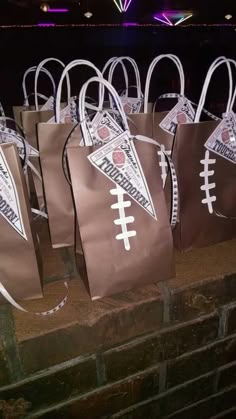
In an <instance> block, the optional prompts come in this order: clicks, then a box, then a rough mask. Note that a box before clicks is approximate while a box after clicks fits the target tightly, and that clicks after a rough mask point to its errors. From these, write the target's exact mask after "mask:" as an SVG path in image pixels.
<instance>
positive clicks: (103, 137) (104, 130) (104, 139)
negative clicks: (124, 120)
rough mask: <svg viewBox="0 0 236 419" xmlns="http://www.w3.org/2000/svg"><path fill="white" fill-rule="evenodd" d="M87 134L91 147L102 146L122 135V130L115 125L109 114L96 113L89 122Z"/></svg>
mask: <svg viewBox="0 0 236 419" xmlns="http://www.w3.org/2000/svg"><path fill="white" fill-rule="evenodd" d="M89 132H90V135H91V138H92V142H93V145H103V144H106V143H108V142H109V141H111V140H113V138H116V137H117V136H118V135H120V134H121V133H122V128H121V127H120V126H119V125H118V124H117V122H116V121H115V119H114V118H113V117H112V116H111V115H110V113H109V112H106V111H104V112H102V113H98V114H97V115H96V116H95V117H94V119H93V120H92V122H91V126H90V127H89Z"/></svg>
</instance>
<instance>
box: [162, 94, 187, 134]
mask: <svg viewBox="0 0 236 419" xmlns="http://www.w3.org/2000/svg"><path fill="white" fill-rule="evenodd" d="M194 117H195V110H194V109H193V107H192V105H191V103H190V102H189V101H188V100H187V99H186V98H181V99H179V101H178V103H177V104H176V105H175V106H174V107H173V109H171V111H170V112H169V113H168V114H167V115H166V117H165V118H164V119H163V120H162V121H161V123H160V124H159V126H160V127H161V128H162V129H163V130H164V131H166V132H168V133H169V134H172V135H175V132H176V128H177V125H178V124H187V123H189V122H193V121H194Z"/></svg>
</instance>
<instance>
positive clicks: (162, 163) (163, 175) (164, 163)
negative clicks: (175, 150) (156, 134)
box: [157, 144, 171, 188]
mask: <svg viewBox="0 0 236 419" xmlns="http://www.w3.org/2000/svg"><path fill="white" fill-rule="evenodd" d="M164 153H166V154H167V155H168V156H171V150H166V149H165V146H164V145H163V144H161V149H160V150H159V151H158V152H157V154H158V156H160V158H161V160H160V161H159V166H160V168H161V178H162V183H163V188H164V187H165V184H166V178H167V172H168V170H167V169H168V163H167V160H166V156H165V154H164Z"/></svg>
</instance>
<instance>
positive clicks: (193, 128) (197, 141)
mask: <svg viewBox="0 0 236 419" xmlns="http://www.w3.org/2000/svg"><path fill="white" fill-rule="evenodd" d="M218 124H219V122H216V121H207V122H199V123H191V124H181V125H178V127H177V131H176V136H175V141H174V148H173V155H172V158H173V162H174V164H175V169H176V172H177V178H178V185H179V195H180V196H179V199H180V201H179V203H180V214H179V217H180V221H179V223H178V224H177V226H176V228H175V229H174V242H175V245H176V247H177V248H178V249H181V250H188V249H191V248H198V247H204V246H209V245H212V244H215V243H219V242H222V241H225V240H230V239H232V238H234V237H235V236H236V219H234V220H233V219H227V218H223V217H218V216H217V215H216V214H215V213H216V212H217V213H222V214H223V215H227V214H228V215H229V214H230V213H231V215H232V213H234V215H236V211H235V207H236V205H235V202H236V201H235V197H236V186H235V185H236V183H235V165H234V164H232V163H230V162H228V161H227V160H224V159H223V158H222V157H220V156H218V155H217V154H215V153H212V152H209V159H215V160H216V163H215V164H212V163H209V164H208V163H207V160H206V154H205V153H206V151H207V149H206V148H205V147H204V144H205V143H206V141H207V139H208V138H209V136H210V135H211V133H212V132H213V131H214V130H215V128H216V127H217V125H218ZM201 161H202V162H203V163H201ZM204 165H205V167H204ZM205 169H206V170H207V171H212V170H213V171H214V174H213V175H210V176H206V177H204V175H203V173H204V170H205ZM201 173H202V176H200V174H201ZM212 183H213V184H214V183H215V187H213V188H212V189H209V194H210V198H208V200H209V199H210V200H211V199H212V197H216V201H215V202H214V201H213V202H211V204H212V208H213V211H214V212H213V213H212V214H211V213H210V212H209V210H208V204H206V203H203V202H202V201H203V200H204V199H206V192H205V190H201V187H204V189H205V187H206V185H207V184H212ZM209 204H210V201H209Z"/></svg>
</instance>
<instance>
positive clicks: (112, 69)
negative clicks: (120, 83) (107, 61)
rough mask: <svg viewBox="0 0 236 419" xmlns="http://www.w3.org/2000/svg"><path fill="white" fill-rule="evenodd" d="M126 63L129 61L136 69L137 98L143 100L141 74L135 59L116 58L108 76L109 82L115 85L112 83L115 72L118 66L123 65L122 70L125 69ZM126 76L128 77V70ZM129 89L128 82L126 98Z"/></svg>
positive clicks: (127, 84)
mask: <svg viewBox="0 0 236 419" xmlns="http://www.w3.org/2000/svg"><path fill="white" fill-rule="evenodd" d="M124 61H128V62H129V63H130V64H131V66H132V67H133V69H134V74H135V79H136V89H137V98H138V99H141V98H142V91H141V80H140V73H139V69H138V66H137V63H136V61H135V60H134V59H133V58H131V57H125V56H123V57H118V58H116V60H114V61H113V63H112V64H111V66H110V69H109V74H108V81H109V83H110V84H113V83H112V81H113V76H114V71H115V69H116V67H117V65H118V64H121V65H122V68H124V66H125V65H124ZM125 69H126V67H125ZM126 74H127V76H128V73H127V70H126ZM128 89H129V81H128V83H127V81H126V89H125V92H126V93H125V96H126V97H128Z"/></svg>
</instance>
